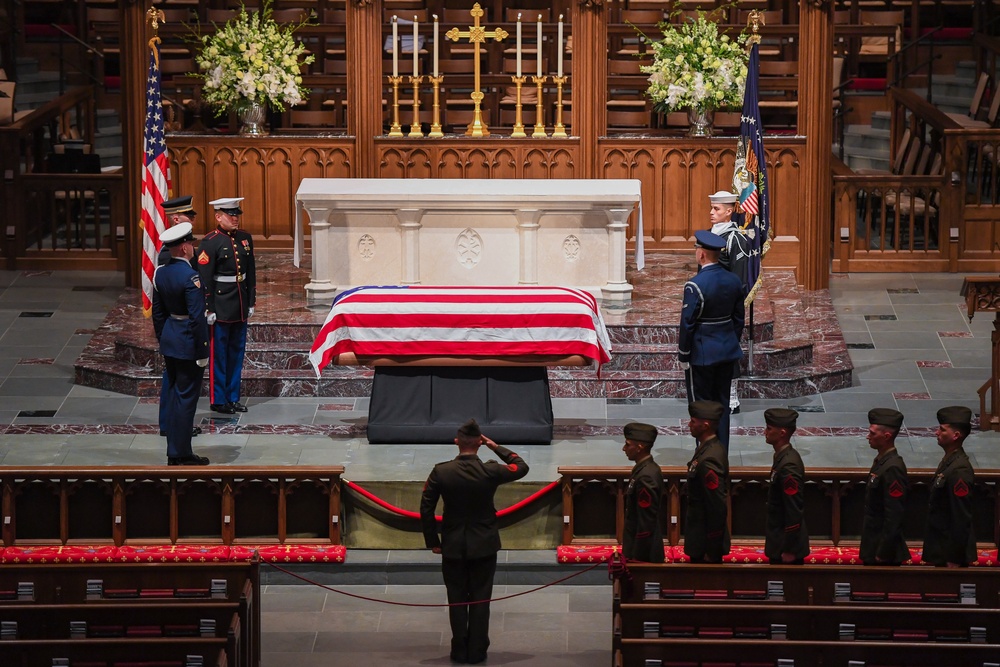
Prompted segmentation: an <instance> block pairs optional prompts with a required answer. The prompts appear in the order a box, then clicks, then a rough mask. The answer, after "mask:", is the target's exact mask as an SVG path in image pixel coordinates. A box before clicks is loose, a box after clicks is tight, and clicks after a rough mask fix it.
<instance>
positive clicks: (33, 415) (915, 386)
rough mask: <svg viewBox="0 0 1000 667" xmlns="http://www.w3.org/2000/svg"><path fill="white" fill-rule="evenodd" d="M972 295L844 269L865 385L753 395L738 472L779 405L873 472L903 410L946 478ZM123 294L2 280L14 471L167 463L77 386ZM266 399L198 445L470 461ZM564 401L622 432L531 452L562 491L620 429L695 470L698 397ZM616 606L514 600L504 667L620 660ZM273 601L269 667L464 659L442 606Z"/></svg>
mask: <svg viewBox="0 0 1000 667" xmlns="http://www.w3.org/2000/svg"><path fill="white" fill-rule="evenodd" d="M961 285H962V276H958V275H947V274H878V275H866V274H850V275H834V276H831V287H830V296H831V297H832V300H833V304H834V308H835V311H836V316H837V319H838V321H839V324H840V328H841V330H842V331H843V333H844V337H845V338H846V342H847V343H848V347H849V348H850V350H849V353H850V357H851V360H852V362H853V364H854V384H853V386H852V387H850V388H848V389H842V390H837V391H832V392H826V393H819V394H813V395H809V396H803V397H799V398H793V399H775V400H762V399H747V400H745V401H744V402H743V409H742V413H741V414H740V415H738V416H735V417H734V419H733V426H734V435H733V437H732V444H731V463H732V465H734V466H741V465H742V466H748V465H749V466H766V465H769V464H770V458H771V454H770V448H769V447H768V446H767V445H766V444H765V443H764V441H763V437H762V435H761V434H762V426H763V411H764V409H766V408H767V407H772V406H777V405H790V406H792V407H795V408H796V409H798V410H799V411H800V413H801V416H800V419H799V425H800V432H799V434H798V435H797V436H796V437H795V440H794V442H795V445H796V447H797V448H798V449H799V450H800V451H801V452H802V454H803V458H804V460H805V464H806V466H807V468H808V467H810V466H813V467H818V466H838V467H855V466H857V467H865V468H867V467H868V465H869V464H870V462H871V459H872V455H871V452H870V450H869V449H868V447H867V443H866V442H865V439H864V433H865V431H866V429H867V421H866V413H867V411H868V410H869V409H870V408H872V407H875V406H887V407H896V408H898V409H899V410H901V411H902V412H903V413H904V415H905V416H906V421H905V423H904V428H905V431H904V433H903V434H902V435H901V438H900V440H899V448H900V450H901V451H902V453H903V456H904V458H905V459H906V461H907V464H908V465H909V466H910V467H911V468H921V467H931V468H933V467H934V466H935V465H936V464H937V462H938V460H939V459H940V453H939V450H938V448H937V445H936V443H935V440H934V437H933V428H934V426H935V425H936V421H935V412H936V410H937V409H938V408H940V407H942V406H944V405H951V404H963V405H967V406H969V407H971V408H973V410H974V411H975V412H978V407H979V403H978V398H977V395H976V389H977V388H978V387H979V386H980V385H981V384H982V383H983V382H984V381H985V380H986V379H987V378H988V377H989V373H990V368H989V364H990V332H991V331H992V328H993V322H992V318H990V317H988V316H985V315H983V314H980V315H978V316H977V317H976V318H975V319H974V320H973V321H972V322H971V323H970V322H969V321H968V317H967V316H966V314H965V306H964V302H963V300H962V298H961V297H960V295H959V290H960V288H961ZM122 288H123V279H122V276H121V274H117V273H93V272H55V273H48V272H10V271H0V465H5V466H37V465H110V464H122V465H159V464H162V463H163V462H164V442H163V440H162V439H161V438H159V437H158V436H157V435H156V434H155V432H152V431H153V429H151V428H149V427H150V425H153V424H155V423H156V416H157V404H156V400H155V399H138V398H136V397H134V396H126V395H121V394H116V393H113V392H108V391H99V390H94V389H89V388H86V387H81V386H76V385H74V384H73V363H74V361H75V360H76V358H77V357H78V356H79V354H80V352H81V351H82V350H83V348H84V346H85V345H86V344H87V341H88V340H89V338H90V336H91V335H93V332H94V331H95V330H96V328H97V327H98V326H99V325H100V324H101V322H102V321H103V319H104V316H105V314H106V313H107V312H108V310H109V309H110V308H111V307H113V305H114V304H115V302H116V300H117V298H118V296H119V294H120V293H121V291H122ZM248 403H249V405H250V412H248V413H246V414H244V415H242V416H240V422H239V423H240V424H244V425H247V426H248V427H249V426H250V425H267V426H268V428H267V429H264V430H263V432H262V430H256V432H255V429H251V428H247V429H246V432H242V431H240V430H238V429H236V430H235V431H234V432H229V433H206V434H205V435H202V436H200V437H199V438H197V439H196V440H195V449H196V451H197V452H198V453H199V454H203V455H206V456H208V457H210V458H211V459H212V461H213V463H218V464H240V465H261V464H269V465H297V464H303V465H304V464H311V465H324V464H343V465H345V466H346V467H347V470H348V475H349V478H350V479H351V480H353V481H359V482H360V481H366V480H402V481H414V480H421V479H423V478H424V476H425V475H426V474H427V471H428V470H429V469H430V468H431V466H432V465H433V464H434V463H435V462H437V461H440V460H444V459H446V458H450V457H451V456H452V453H453V449H452V448H450V447H446V446H426V445H423V446H420V447H419V448H415V447H407V446H400V445H369V444H368V443H367V442H366V441H365V440H364V439H362V438H358V437H335V436H334V437H332V436H331V435H330V433H331V432H332V431H336V430H338V429H335V428H331V427H334V426H337V425H340V426H343V425H355V426H356V425H359V424H363V423H364V420H365V418H366V410H367V398H365V397H356V398H351V399H330V398H280V399H268V398H258V399H250V400H249V401H248ZM553 407H554V411H555V417H556V425H557V428H558V427H560V426H563V427H565V426H567V425H590V426H593V427H594V428H593V432H595V433H605V435H593V436H580V437H570V438H561V439H557V440H555V441H554V442H553V444H552V445H549V446H540V445H539V446H528V447H518V451H519V453H521V454H522V455H523V456H524V458H525V459H526V460H527V461H528V463H529V464H530V465H531V472H530V475H529V478H528V479H529V480H534V481H551V480H553V479H555V478H556V468H557V467H558V466H560V465H587V464H608V465H627V461H626V460H625V458H624V455H623V454H622V453H621V451H620V448H621V440H620V438H619V437H616V436H615V435H614V433H616V432H617V428H618V427H620V426H621V425H622V424H624V423H626V422H627V421H631V420H642V421H648V422H651V423H654V424H656V425H657V426H658V427H660V429H661V432H662V433H663V435H661V436H660V438H659V439H658V440H657V443H656V447H655V448H654V454H655V456H656V459H657V461H659V462H661V463H663V464H665V465H680V464H683V463H686V461H687V460H688V458H690V452H691V439H690V437H688V436H687V435H686V432H685V431H684V429H683V427H682V425H683V423H684V421H685V418H686V406H685V404H684V402H683V401H681V400H677V399H655V400H652V399H651V400H629V399H623V400H615V399H607V400H605V399H555V400H553ZM212 418H213V417H212V413H210V412H209V411H208V405H207V402H203V404H202V405H201V406H200V410H199V413H198V420H199V421H203V422H205V423H206V425H207V424H208V422H207V420H211V419H212ZM227 430H232V429H227ZM998 444H1000V434H998V433H983V432H978V431H977V432H974V434H973V435H972V436H971V437H970V439H969V441H968V443H967V446H966V449H967V450H968V451H969V453H970V455H971V458H972V460H973V463H974V465H976V466H977V467H978V468H994V469H996V468H1000V448H998V446H997V445H998ZM504 553H505V554H506V552H504ZM385 555H386V554H385V552H383V553H382V554H378V553H370V554H366V556H367V557H369V558H375V559H377V558H380V557H383V556H385ZM426 555H427V554H426V553H425V552H422V553H421V554H412V555H411V554H405V553H404V554H401V555H399V557H401V558H419V557H421V556H426ZM390 557H391V554H390ZM545 557H546V558H553V557H552V556H551V555H550V554H547V555H545ZM587 582H588V584H590V583H593V580H591V579H587ZM340 588H341V589H343V590H346V591H349V592H352V593H357V594H361V595H369V596H371V597H375V598H379V599H384V600H391V601H395V602H421V603H433V602H443V595H444V591H443V587H441V586H438V585H427V584H426V582H423V583H420V584H416V583H407V582H403V583H388V584H379V585H350V586H347V585H345V586H340ZM520 590H524V586H521V585H520V584H518V585H513V584H511V585H507V584H504V585H501V586H499V587H498V589H497V591H496V592H497V594H498V595H500V594H504V593H510V592H515V591H520ZM610 604H611V602H610V591H609V589H608V588H607V586H600V585H598V586H592V585H564V586H558V587H554V588H550V589H546V590H544V591H541V592H536V593H532V594H530V595H526V596H523V597H518V598H514V599H512V600H509V601H504V602H498V603H496V604H495V605H494V607H493V610H494V613H493V619H492V627H493V632H492V638H493V645H492V648H491V651H490V658H489V663H488V664H517V665H524V666H527V665H608V664H609V662H610V659H611V658H610V650H609V647H610V618H609V615H608V611H609V609H610ZM263 609H264V639H263V641H264V649H265V652H266V655H265V661H264V664H265V666H266V667H280V666H284V665H293V664H294V665H297V666H306V665H311V664H317V665H318V664H321V663H322V664H324V665H325V664H329V662H330V660H331V659H334V660H343V661H352V660H355V659H356V660H365V659H368V660H369V661H373V664H377V665H421V664H429V665H436V664H449V660H448V658H447V642H448V629H447V615H446V611H445V610H444V609H442V608H419V607H417V608H414V607H397V606H392V605H387V604H384V603H376V602H366V601H360V600H357V599H354V598H348V597H345V596H343V595H340V594H338V593H335V592H331V591H328V590H324V589H321V588H318V587H316V586H309V585H304V584H303V585H285V584H282V585H268V586H267V587H266V588H265V590H264V595H263ZM570 647H572V649H571V648H570ZM368 656H371V658H369V657H368Z"/></svg>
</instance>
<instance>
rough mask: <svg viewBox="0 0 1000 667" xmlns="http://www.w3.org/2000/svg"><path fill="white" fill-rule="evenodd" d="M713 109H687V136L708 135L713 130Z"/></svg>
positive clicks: (710, 134) (712, 132)
mask: <svg viewBox="0 0 1000 667" xmlns="http://www.w3.org/2000/svg"><path fill="white" fill-rule="evenodd" d="M713 123H715V109H693V108H692V109H688V125H689V127H688V136H689V137H710V136H712V134H714V132H715V128H714V127H713V126H712V125H713Z"/></svg>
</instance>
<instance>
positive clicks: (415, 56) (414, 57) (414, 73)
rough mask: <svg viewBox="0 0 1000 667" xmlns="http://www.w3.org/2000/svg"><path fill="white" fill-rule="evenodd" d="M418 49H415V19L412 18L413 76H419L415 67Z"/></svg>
mask: <svg viewBox="0 0 1000 667" xmlns="http://www.w3.org/2000/svg"><path fill="white" fill-rule="evenodd" d="M419 51H420V49H419V48H417V17H416V16H414V17H413V76H414V77H417V76H420V73H419V71H418V70H419V68H418V67H417V57H418V55H419Z"/></svg>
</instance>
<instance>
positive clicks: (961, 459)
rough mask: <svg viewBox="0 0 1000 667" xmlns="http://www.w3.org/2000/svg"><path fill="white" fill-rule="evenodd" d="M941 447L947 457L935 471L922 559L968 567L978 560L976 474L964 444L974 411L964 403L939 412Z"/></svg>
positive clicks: (934, 563)
mask: <svg viewBox="0 0 1000 667" xmlns="http://www.w3.org/2000/svg"><path fill="white" fill-rule="evenodd" d="M937 419H938V423H939V424H940V426H938V429H937V443H938V447H940V448H941V449H943V450H944V458H942V459H941V463H940V464H938V467H937V470H936V471H934V482H933V483H932V484H931V489H930V498H929V499H928V503H927V527H926V528H925V529H924V552H923V561H924V562H925V563H927V564H928V565H935V566H937V567H944V566H948V567H966V566H968V564H969V563H971V562H973V561H974V560H976V537H975V534H974V533H973V530H972V486H973V484H974V483H975V475H974V473H973V470H972V464H971V463H969V457H968V456H967V455H966V453H965V450H964V449H962V445H963V444H964V443H965V439H966V438H967V437H969V433H970V432H971V431H972V410H970V409H969V408H966V407H964V406H961V405H953V406H951V407H947V408H941V409H940V410H938V412H937Z"/></svg>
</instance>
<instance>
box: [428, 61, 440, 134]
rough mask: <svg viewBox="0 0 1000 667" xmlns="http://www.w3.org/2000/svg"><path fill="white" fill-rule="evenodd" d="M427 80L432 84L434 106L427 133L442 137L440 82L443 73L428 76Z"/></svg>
mask: <svg viewBox="0 0 1000 667" xmlns="http://www.w3.org/2000/svg"><path fill="white" fill-rule="evenodd" d="M427 80H428V81H430V82H431V83H432V84H433V85H434V106H433V107H432V109H433V111H434V113H433V118H432V120H431V131H430V132H428V133H427V136H428V137H435V138H436V137H443V136H444V132H442V131H441V100H440V97H439V95H440V92H441V83H442V82H443V81H444V74H441V75H439V76H428V77H427Z"/></svg>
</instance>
